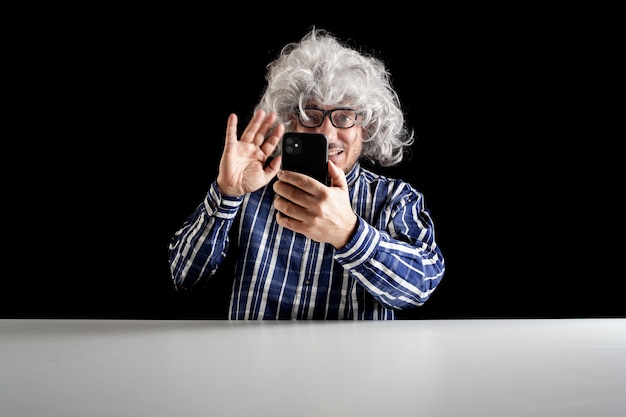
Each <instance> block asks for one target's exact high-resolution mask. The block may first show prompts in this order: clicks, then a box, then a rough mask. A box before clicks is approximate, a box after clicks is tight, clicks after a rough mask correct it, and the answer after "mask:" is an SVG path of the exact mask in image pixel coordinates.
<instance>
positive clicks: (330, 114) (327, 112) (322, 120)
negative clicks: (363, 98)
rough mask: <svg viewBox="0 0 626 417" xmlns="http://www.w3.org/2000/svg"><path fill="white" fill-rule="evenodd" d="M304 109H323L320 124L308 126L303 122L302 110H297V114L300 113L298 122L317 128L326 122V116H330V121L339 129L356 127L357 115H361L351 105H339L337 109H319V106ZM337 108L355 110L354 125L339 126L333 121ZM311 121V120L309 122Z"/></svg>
mask: <svg viewBox="0 0 626 417" xmlns="http://www.w3.org/2000/svg"><path fill="white" fill-rule="evenodd" d="M304 110H317V111H321V112H322V118H321V119H320V122H319V124H317V125H315V126H306V125H305V124H304V123H302V118H301V114H300V111H299V110H298V111H297V112H296V114H297V115H298V123H300V124H301V125H302V127H306V128H311V129H312V128H315V127H320V126H321V125H323V124H324V120H326V116H328V119H329V120H330V123H331V124H332V125H333V126H335V128H337V129H350V128H351V127H354V125H355V124H356V119H357V117H359V113H358V112H357V111H356V110H354V109H352V108H350V107H339V108H337V109H332V110H322V109H318V108H317V107H305V108H304ZM337 110H349V111H351V112H354V120H353V121H352V125H350V126H337V125H336V124H335V122H334V121H333V112H335V111H337ZM309 123H310V122H309Z"/></svg>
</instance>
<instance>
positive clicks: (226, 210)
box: [204, 181, 243, 220]
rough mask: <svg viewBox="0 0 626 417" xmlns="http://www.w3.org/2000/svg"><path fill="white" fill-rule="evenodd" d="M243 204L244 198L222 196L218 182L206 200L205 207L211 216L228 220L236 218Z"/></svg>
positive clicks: (212, 187)
mask: <svg viewBox="0 0 626 417" xmlns="http://www.w3.org/2000/svg"><path fill="white" fill-rule="evenodd" d="M242 202H243V196H241V197H229V196H226V195H222V194H221V193H220V190H219V188H218V186H217V181H213V182H212V183H211V187H210V188H209V192H208V193H207V195H206V198H205V199H204V207H205V208H206V211H207V213H208V214H209V215H210V216H215V217H218V218H220V219H225V220H228V219H233V218H234V217H235V215H236V214H237V212H238V211H239V207H240V206H241V203H242Z"/></svg>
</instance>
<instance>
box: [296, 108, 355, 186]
mask: <svg viewBox="0 0 626 417" xmlns="http://www.w3.org/2000/svg"><path fill="white" fill-rule="evenodd" d="M307 108H315V109H319V110H334V109H335V108H336V107H328V106H322V105H319V104H317V103H308V104H307ZM340 108H344V107H340ZM323 117H324V118H323V120H322V124H321V125H320V126H317V127H304V126H302V124H301V123H300V122H298V120H297V119H296V120H295V127H296V131H297V132H308V133H323V134H325V135H326V137H327V138H328V159H329V160H331V161H333V163H334V164H335V165H336V166H337V167H339V168H340V169H342V170H343V172H344V173H346V174H347V173H348V172H349V171H350V170H351V169H352V168H353V167H354V165H355V164H356V162H357V161H358V160H359V156H360V155H361V150H362V149H363V127H362V126H360V125H359V124H358V123H357V124H355V125H354V126H352V127H349V128H338V127H336V126H335V125H334V124H333V123H332V121H331V119H330V115H326V116H323Z"/></svg>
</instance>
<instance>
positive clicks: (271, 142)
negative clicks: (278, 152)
mask: <svg viewBox="0 0 626 417" xmlns="http://www.w3.org/2000/svg"><path fill="white" fill-rule="evenodd" d="M284 132H285V126H283V125H282V124H278V125H277V126H276V127H275V128H274V129H272V131H271V133H270V135H269V136H268V137H267V138H266V139H265V141H264V142H263V144H262V145H261V149H262V150H263V152H264V153H265V154H266V155H271V154H272V153H273V152H274V150H275V149H276V145H278V142H280V138H282V137H283V133H284Z"/></svg>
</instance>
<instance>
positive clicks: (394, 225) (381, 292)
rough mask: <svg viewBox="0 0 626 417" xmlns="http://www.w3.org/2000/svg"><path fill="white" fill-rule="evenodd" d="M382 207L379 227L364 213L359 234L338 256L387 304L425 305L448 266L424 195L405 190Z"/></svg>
mask: <svg viewBox="0 0 626 417" xmlns="http://www.w3.org/2000/svg"><path fill="white" fill-rule="evenodd" d="M382 212H383V213H386V214H383V215H381V218H383V219H384V224H377V225H376V226H373V225H371V224H369V223H367V222H366V221H365V220H364V219H363V218H362V217H359V221H358V227H357V230H356V232H355V234H354V236H353V237H352V239H351V240H350V241H349V242H348V243H347V244H346V246H344V247H343V248H340V249H338V250H337V251H336V253H335V259H336V260H337V261H338V262H339V263H340V264H341V265H342V266H343V267H344V268H345V269H346V270H347V271H348V272H349V273H350V275H351V276H352V277H354V278H355V279H356V280H357V281H358V282H359V283H360V284H361V285H363V287H365V289H366V290H367V291H368V292H369V293H370V294H372V296H373V297H374V298H376V300H378V301H379V302H380V303H381V304H383V305H384V306H386V307H388V308H392V309H406V308H412V307H416V306H421V305H422V304H424V303H425V302H426V300H427V299H428V298H429V297H430V295H431V294H432V292H433V291H434V290H435V288H436V287H437V285H438V284H439V282H440V280H441V278H442V277H443V274H444V271H445V263H444V259H443V256H442V253H441V250H440V249H439V247H438V246H437V243H436V241H435V229H434V223H433V221H432V219H431V216H430V214H429V212H428V210H427V209H426V207H425V206H424V199H423V196H422V195H421V194H420V193H418V192H417V191H415V190H411V191H410V192H405V193H403V194H402V195H401V196H399V198H398V197H396V198H392V199H391V202H390V203H389V204H387V206H386V207H385V208H384V209H383V210H382Z"/></svg>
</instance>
